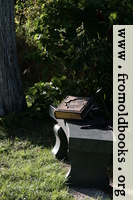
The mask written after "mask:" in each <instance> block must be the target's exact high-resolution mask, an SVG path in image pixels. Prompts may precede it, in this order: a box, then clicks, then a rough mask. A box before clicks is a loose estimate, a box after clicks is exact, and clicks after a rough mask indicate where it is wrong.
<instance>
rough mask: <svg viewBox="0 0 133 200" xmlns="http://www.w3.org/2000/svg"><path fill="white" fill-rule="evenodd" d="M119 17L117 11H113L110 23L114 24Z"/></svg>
mask: <svg viewBox="0 0 133 200" xmlns="http://www.w3.org/2000/svg"><path fill="white" fill-rule="evenodd" d="M116 18H117V12H113V13H111V14H110V16H109V19H110V23H111V24H113V23H114V20H115V19H116Z"/></svg>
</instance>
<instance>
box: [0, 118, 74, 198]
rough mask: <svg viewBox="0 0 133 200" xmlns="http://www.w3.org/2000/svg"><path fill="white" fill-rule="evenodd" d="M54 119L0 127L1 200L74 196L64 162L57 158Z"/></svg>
mask: <svg viewBox="0 0 133 200" xmlns="http://www.w3.org/2000/svg"><path fill="white" fill-rule="evenodd" d="M52 128H53V121H51V120H50V119H49V118H47V119H43V120H32V121H31V122H30V123H27V124H25V125H24V124H23V123H22V125H20V124H19V125H15V126H12V128H10V129H4V128H3V127H0V199H1V200H45V199H46V200H55V199H58V200H60V199H61V200H65V199H68V200H69V199H73V198H72V196H71V195H70V194H69V193H68V186H67V184H66V183H65V170H64V169H63V163H62V162H61V161H58V160H57V159H55V158H54V156H53V155H52V154H51V149H52V147H53V145H54V134H53V131H52Z"/></svg>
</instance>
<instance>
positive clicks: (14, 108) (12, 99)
mask: <svg viewBox="0 0 133 200" xmlns="http://www.w3.org/2000/svg"><path fill="white" fill-rule="evenodd" d="M25 106H26V101H25V96H24V93H23V89H22V84H21V80H20V75H19V69H18V63H17V50H16V38H15V22H14V0H0V116H3V115H7V114H8V113H9V112H15V113H18V112H20V111H21V110H22V109H23V107H25Z"/></svg>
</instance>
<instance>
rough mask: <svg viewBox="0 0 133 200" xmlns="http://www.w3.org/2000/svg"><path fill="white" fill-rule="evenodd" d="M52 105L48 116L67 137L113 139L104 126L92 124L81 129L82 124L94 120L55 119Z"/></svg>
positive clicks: (88, 123)
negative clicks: (58, 125)
mask: <svg viewBox="0 0 133 200" xmlns="http://www.w3.org/2000/svg"><path fill="white" fill-rule="evenodd" d="M54 109H55V108H54V107H52V106H51V107H50V112H49V114H50V116H51V117H52V118H54V119H55V120H56V121H57V122H58V123H59V124H60V126H61V127H62V128H63V130H64V131H65V133H66V135H67V137H68V138H69V139H70V138H75V139H86V140H101V141H108V142H112V141H113V131H112V130H108V129H107V128H106V127H105V128H104V127H103V128H100V127H98V126H93V127H92V128H91V127H90V128H88V129H81V127H82V126H84V125H91V124H93V123H95V120H90V119H88V118H87V119H85V120H84V121H78V120H63V119H56V118H55V117H54V114H53V113H54Z"/></svg>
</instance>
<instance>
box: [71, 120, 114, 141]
mask: <svg viewBox="0 0 133 200" xmlns="http://www.w3.org/2000/svg"><path fill="white" fill-rule="evenodd" d="M86 122H87V120H86V121H85V124H86ZM89 122H90V121H89V120H88V123H89ZM67 123H68V127H69V131H70V137H71V138H79V139H88V140H89V139H90V140H103V141H110V142H111V141H113V131H112V130H108V129H107V128H100V127H97V126H96V127H95V126H94V127H93V128H91V127H90V128H87V129H81V127H82V126H83V125H84V122H71V121H69V122H67Z"/></svg>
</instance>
